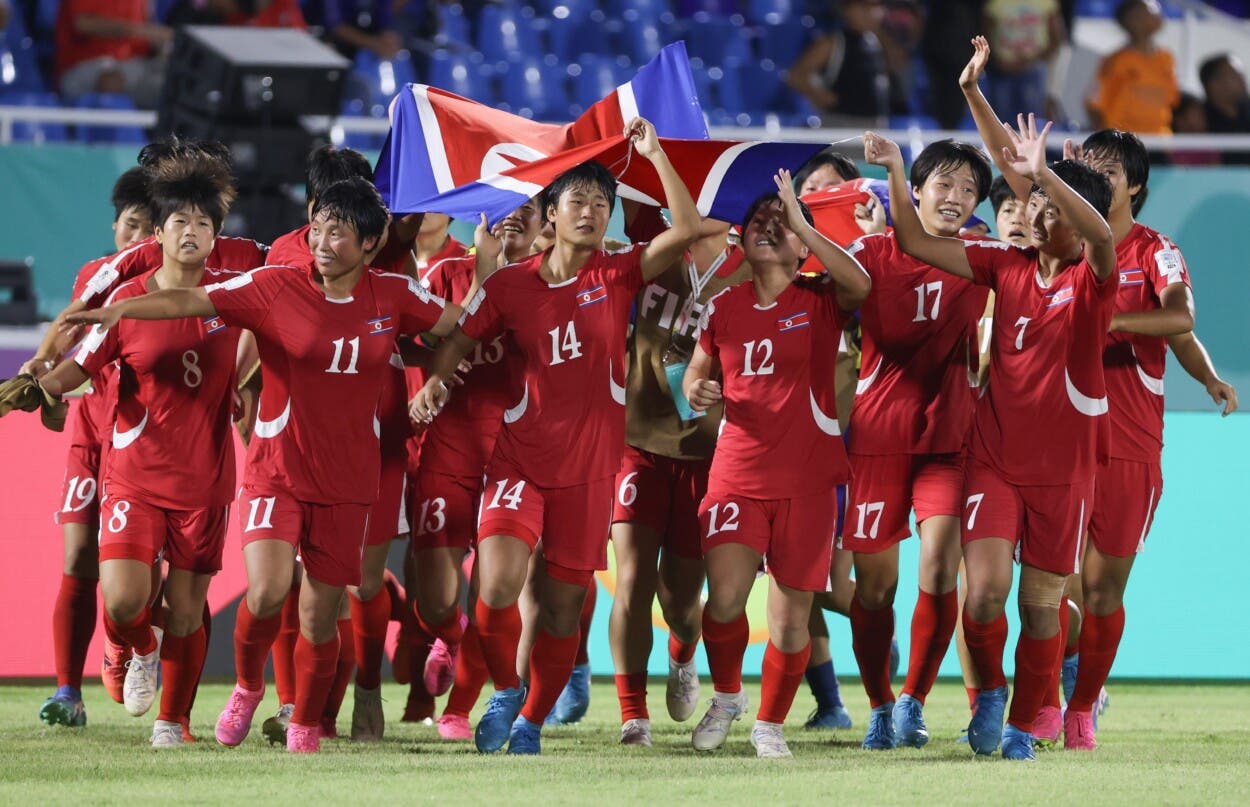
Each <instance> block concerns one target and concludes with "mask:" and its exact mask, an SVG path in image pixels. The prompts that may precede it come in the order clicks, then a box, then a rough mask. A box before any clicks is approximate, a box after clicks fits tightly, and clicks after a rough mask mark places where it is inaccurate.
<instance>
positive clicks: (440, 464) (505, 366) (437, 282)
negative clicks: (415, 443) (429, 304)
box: [421, 256, 518, 479]
mask: <svg viewBox="0 0 1250 807" xmlns="http://www.w3.org/2000/svg"><path fill="white" fill-rule="evenodd" d="M476 262H477V259H476V258H475V257H473V256H465V257H463V258H448V259H447V260H445V261H439V263H437V264H436V265H435V266H434V267H433V268H432V269H431V270H430V272H429V274H427V275H426V281H427V286H428V288H429V289H430V291H432V292H433V293H434V294H437V295H438V296H439V297H442V298H443V299H446V300H452V301H459V300H463V299H464V295H465V294H466V293H467V292H468V291H469V287H470V286H471V285H472V284H473V272H474V268H475V265H476ZM515 353H516V347H515V345H513V344H512V342H511V340H510V339H509V338H508V336H507V335H506V334H503V333H501V334H499V335H497V336H496V337H495V338H494V339H492V340H490V341H489V342H481V343H479V344H478V346H477V347H475V348H474V349H473V352H472V353H470V354H469V355H468V356H467V357H466V358H467V359H468V361H469V363H471V364H472V365H473V369H472V370H471V371H470V372H469V375H468V376H467V377H466V378H465V383H464V386H462V387H456V388H455V389H454V390H453V391H452V394H451V398H450V399H449V400H448V402H447V406H446V407H445V408H444V409H443V411H442V412H440V413H439V415H438V417H437V418H435V419H434V422H433V423H431V424H430V427H429V428H428V429H426V432H425V439H424V441H423V442H422V445H421V467H422V468H424V469H426V470H429V471H433V472H434V473H440V474H448V475H451V476H460V477H472V478H476V479H480V478H481V476H482V471H483V470H484V469H485V468H486V462H487V460H489V459H490V455H491V453H492V452H494V450H495V440H496V438H497V437H498V436H499V430H500V428H502V427H503V413H504V410H505V409H507V408H508V406H509V404H512V403H515V402H516V394H515V393H516V391H517V388H518V385H517V384H515V383H514V382H513V374H512V373H511V372H510V369H511V367H512V364H513V362H511V361H509V360H508V357H509V356H515Z"/></svg>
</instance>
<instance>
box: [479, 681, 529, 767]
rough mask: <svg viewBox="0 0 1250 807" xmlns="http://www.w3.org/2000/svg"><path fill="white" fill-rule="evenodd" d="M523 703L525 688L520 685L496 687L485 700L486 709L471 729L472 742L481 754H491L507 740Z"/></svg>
mask: <svg viewBox="0 0 1250 807" xmlns="http://www.w3.org/2000/svg"><path fill="white" fill-rule="evenodd" d="M524 705H525V690H524V689H523V688H521V687H512V688H510V689H497V690H495V694H494V695H491V696H490V700H488V701H486V711H485V712H484V713H483V714H482V719H481V720H479V721H477V728H476V729H474V730H473V743H474V745H476V746H477V750H478V751H481V752H482V753H483V754H493V753H495V752H496V751H498V750H499V749H500V748H503V746H504V743H506V742H507V741H508V735H509V734H510V733H511V731H512V724H513V722H515V721H516V718H517V715H518V714H519V713H520V711H521V707H522V706H524Z"/></svg>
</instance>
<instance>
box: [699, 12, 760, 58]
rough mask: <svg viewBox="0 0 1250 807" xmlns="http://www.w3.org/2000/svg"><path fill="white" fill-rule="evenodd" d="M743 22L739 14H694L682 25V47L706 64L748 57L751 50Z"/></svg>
mask: <svg viewBox="0 0 1250 807" xmlns="http://www.w3.org/2000/svg"><path fill="white" fill-rule="evenodd" d="M743 26H744V23H743V22H742V18H741V17H740V16H736V17H732V18H725V17H713V16H711V15H710V14H706V13H699V14H696V15H695V16H694V17H693V18H692V19H691V20H690V21H689V22H688V23H687V25H686V27H685V31H684V33H685V38H686V49H687V51H688V52H689V53H690V57H691V58H692V59H694V58H699V59H702V60H703V63H704V64H705V65H708V66H713V65H720V64H724V63H725V61H726V60H728V59H736V60H738V61H743V62H745V61H748V60H749V59H750V57H751V53H750V46H749V45H748V44H747V39H746V36H745V35H744V31H743Z"/></svg>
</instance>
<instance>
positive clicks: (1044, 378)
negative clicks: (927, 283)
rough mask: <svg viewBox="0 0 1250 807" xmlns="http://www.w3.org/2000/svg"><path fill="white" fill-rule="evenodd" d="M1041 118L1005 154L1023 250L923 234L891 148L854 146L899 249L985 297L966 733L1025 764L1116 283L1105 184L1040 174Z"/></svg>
mask: <svg viewBox="0 0 1250 807" xmlns="http://www.w3.org/2000/svg"><path fill="white" fill-rule="evenodd" d="M1049 130H1050V125H1049V124H1047V125H1046V126H1045V127H1044V128H1043V129H1042V130H1041V131H1040V132H1039V131H1038V130H1037V127H1036V124H1035V122H1034V121H1033V119H1032V116H1030V118H1029V120H1028V121H1027V122H1026V121H1025V120H1024V119H1023V117H1022V118H1021V120H1020V131H1019V133H1018V134H1017V133H1016V132H1014V131H1013V132H1011V140H1012V149H1011V153H1010V154H1004V158H1005V159H1007V160H1008V162H1009V163H1010V165H1011V167H1012V169H1013V170H1015V171H1016V172H1017V173H1019V174H1021V175H1022V176H1026V177H1028V178H1029V179H1031V180H1032V181H1033V183H1034V189H1033V192H1032V194H1031V195H1030V196H1029V202H1028V205H1029V207H1028V211H1029V220H1030V224H1031V226H1032V228H1033V243H1034V244H1035V245H1036V247H1035V248H1034V249H1029V250H1023V249H1020V248H1018V247H1015V246H1012V245H1010V244H1006V243H1004V242H1001V241H979V240H972V241H961V240H958V239H948V238H942V237H941V236H937V235H932V234H930V233H927V232H925V230H924V227H923V225H921V223H920V220H919V218H918V217H917V216H916V215H915V211H914V210H912V209H911V206H910V205H907V204H903V201H904V200H905V199H906V182H905V179H904V175H903V159H902V154H901V153H900V152H899V150H898V146H897V145H896V144H894V143H892V142H890V141H888V140H886V139H884V138H881V137H879V136H878V135H875V134H873V133H871V132H870V133H868V134H866V135H865V136H864V153H865V156H866V157H867V158H868V160H869V162H872V163H874V164H877V165H884V166H886V167H887V168H888V170H889V173H890V196H891V201H893V202H895V204H893V205H892V208H893V209H894V225H895V234H896V237H897V238H898V241H899V244H900V245H901V246H902V248H903V251H904V252H906V253H907V254H909V255H912V256H913V257H916V258H919V259H920V260H922V261H924V262H925V263H928V264H930V265H932V266H936V267H938V268H939V269H943V270H945V271H947V272H950V273H951V274H953V275H956V276H959V277H964V278H968V279H971V280H973V281H974V282H976V283H978V284H980V285H988V286H990V287H991V288H992V289H994V292H995V308H996V312H995V316H994V323H993V326H992V345H991V355H992V359H991V362H990V380H989V385H988V387H987V389H986V393H985V395H984V397H983V398H982V399H981V401H980V403H979V405H978V407H977V410H976V415H975V417H974V419H973V428H972V432H971V437H970V440H969V446H970V448H969V456H968V461H967V462H968V464H967V469H966V471H965V476H964V491H963V498H964V502H963V504H964V512H963V524H962V528H963V547H964V561H965V565H966V567H967V572H968V599H967V601H966V603H965V606H964V616H963V619H964V636H965V638H966V640H967V644H968V650H969V652H970V653H971V654H972V657H973V661H974V663H975V664H976V667H977V672H978V674H979V676H980V679H981V685H982V687H983V688H982V690H981V692H980V694H979V695H978V697H977V706H976V714H975V715H974V716H973V719H972V723H971V725H970V726H969V728H968V739H969V743H970V744H971V746H972V749H973V750H974V751H975V752H976V753H978V754H990V753H993V752H994V750H996V749H997V747H998V744H999V741H1000V739H1001V741H1002V744H1003V756H1004V757H1005V758H1008V759H1035V758H1036V757H1035V756H1034V753H1033V736H1032V733H1031V732H1032V730H1033V721H1034V718H1035V717H1036V716H1037V712H1038V708H1039V707H1040V706H1041V703H1042V700H1043V697H1044V694H1045V689H1046V687H1047V685H1048V684H1049V683H1050V681H1051V677H1052V670H1053V665H1054V664H1055V660H1056V659H1057V658H1058V656H1059V653H1060V651H1061V650H1062V646H1063V637H1062V636H1061V635H1060V619H1059V606H1060V602H1061V599H1062V596H1063V586H1064V582H1065V579H1066V576H1067V575H1069V574H1072V573H1073V572H1074V571H1076V567H1077V563H1078V562H1079V559H1080V558H1079V550H1080V538H1081V535H1082V534H1083V533H1084V530H1085V526H1086V524H1087V522H1088V518H1089V513H1090V511H1091V509H1092V504H1093V483H1094V471H1095V465H1096V463H1097V461H1098V460H1099V458H1100V457H1105V454H1106V438H1107V419H1106V417H1105V415H1106V412H1107V398H1106V387H1105V382H1104V378H1103V371H1102V348H1103V344H1104V343H1105V341H1106V332H1107V326H1108V325H1109V323H1110V320H1111V310H1112V306H1113V305H1114V298H1115V293H1116V288H1117V286H1118V276H1117V275H1116V274H1115V272H1114V269H1115V249H1114V245H1113V242H1112V236H1111V228H1110V227H1109V226H1108V225H1107V222H1106V219H1105V216H1106V212H1107V209H1108V207H1109V206H1110V202H1111V188H1110V185H1109V184H1108V183H1107V181H1106V179H1105V178H1104V177H1102V176H1101V175H1099V174H1098V173H1096V172H1094V171H1092V170H1091V169H1089V168H1087V167H1086V166H1084V165H1081V164H1079V163H1075V162H1072V161H1063V162H1059V163H1056V164H1055V165H1054V166H1053V167H1050V166H1047V165H1046V135H1047V133H1048V132H1049ZM1015 557H1019V559H1020V564H1021V571H1020V588H1019V597H1020V614H1021V632H1020V638H1019V642H1018V644H1017V647H1016V677H1015V684H1016V687H1015V693H1014V696H1013V699H1012V703H1011V713H1010V715H1009V717H1008V725H1007V728H1006V730H1005V731H1004V729H1003V726H1002V716H1003V711H1004V708H1005V707H1006V703H1007V687H1006V679H1005V677H1004V675H1003V670H1002V656H1003V648H1004V645H1005V643H1006V637H1007V621H1006V615H1005V614H1004V612H1003V603H1004V602H1005V601H1006V598H1007V593H1008V590H1009V589H1010V587H1011V584H1012V572H1013V568H1012V567H1013V559H1014V558H1015Z"/></svg>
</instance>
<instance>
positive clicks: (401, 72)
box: [348, 48, 417, 104]
mask: <svg viewBox="0 0 1250 807" xmlns="http://www.w3.org/2000/svg"><path fill="white" fill-rule="evenodd" d="M354 75H355V76H356V77H357V78H359V79H360V82H361V83H363V84H364V86H365V87H367V88H368V92H369V97H370V100H371V101H372V102H373V103H381V104H387V103H389V102H390V100H391V99H392V98H394V97H395V94H396V93H397V92H399V91H400V90H401V89H403V87H404V85H405V84H412V83H414V82H416V81H417V73H416V70H414V69H413V66H412V57H411V55H410V54H409V53H408V51H406V50H402V51H400V52H399V53H398V54H396V56H395V58H394V59H379V58H378V56H377V54H375V53H374V52H373V51H370V50H365V49H364V48H361V49H360V50H359V51H357V53H356V66H355V70H354ZM351 83H352V82H349V90H348V95H349V97H352V96H353V95H354V93H355V91H354V90H353V89H350V85H351Z"/></svg>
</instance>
